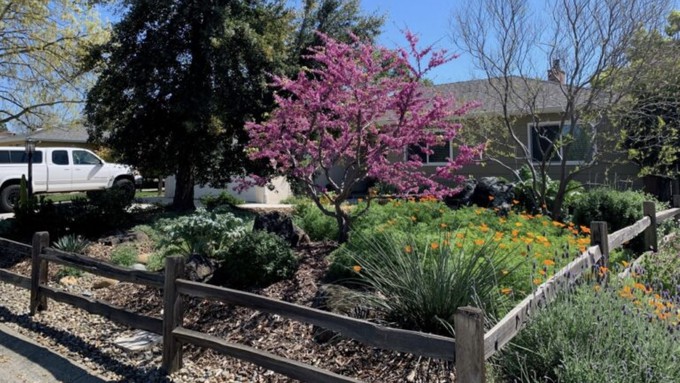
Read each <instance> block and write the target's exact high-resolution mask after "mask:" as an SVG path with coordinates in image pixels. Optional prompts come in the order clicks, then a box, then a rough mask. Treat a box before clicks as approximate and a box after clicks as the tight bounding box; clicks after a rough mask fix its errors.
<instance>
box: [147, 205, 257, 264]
mask: <svg viewBox="0 0 680 383" xmlns="http://www.w3.org/2000/svg"><path fill="white" fill-rule="evenodd" d="M156 227H157V229H158V231H159V233H160V234H161V237H162V238H161V241H160V243H159V247H161V248H164V252H165V253H166V254H182V255H185V256H189V255H191V254H203V255H207V256H214V255H215V253H216V252H218V251H219V250H220V249H223V248H226V247H229V246H230V245H231V244H232V243H233V242H234V241H236V240H237V239H239V238H241V237H242V236H243V235H245V233H246V229H245V227H244V226H243V220H242V219H240V218H237V217H236V216H234V215H233V214H231V213H224V214H217V213H215V212H208V211H207V210H205V209H197V210H196V212H194V213H193V214H191V215H186V216H182V217H179V218H175V219H163V220H161V221H159V222H158V224H157V226H156Z"/></svg>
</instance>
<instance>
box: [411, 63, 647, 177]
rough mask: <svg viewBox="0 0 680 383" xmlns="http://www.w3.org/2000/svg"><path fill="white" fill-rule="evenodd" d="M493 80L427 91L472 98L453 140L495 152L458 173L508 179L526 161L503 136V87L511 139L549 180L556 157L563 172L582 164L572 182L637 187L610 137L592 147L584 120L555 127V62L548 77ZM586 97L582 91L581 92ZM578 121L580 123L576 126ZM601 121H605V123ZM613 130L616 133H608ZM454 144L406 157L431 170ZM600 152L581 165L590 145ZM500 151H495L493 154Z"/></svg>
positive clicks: (558, 83)
mask: <svg viewBox="0 0 680 383" xmlns="http://www.w3.org/2000/svg"><path fill="white" fill-rule="evenodd" d="M505 81H506V80H505V79H503V78H495V79H491V80H489V79H480V80H470V81H463V82H456V83H450V84H441V85H435V86H433V87H431V88H429V89H428V90H427V92H428V93H430V94H432V95H434V94H438V95H443V96H453V97H454V98H455V99H456V100H457V101H458V102H467V101H477V102H479V103H480V105H479V107H477V108H475V109H473V110H472V111H470V112H469V113H468V114H467V115H465V116H464V117H463V118H462V119H461V123H462V125H463V129H462V130H461V134H460V135H459V138H460V140H461V141H463V142H471V141H472V142H475V141H476V142H489V143H490V146H491V150H490V151H493V150H495V151H496V153H495V154H494V153H491V154H492V155H494V156H495V157H494V159H493V160H488V159H487V160H486V161H484V162H483V165H482V163H478V164H473V165H468V166H465V167H464V168H463V169H461V172H460V173H461V174H463V175H473V176H474V177H475V178H480V177H491V176H494V177H499V176H500V177H504V178H506V179H508V180H510V181H514V180H515V179H516V177H515V176H514V174H513V170H517V169H520V168H521V167H522V166H524V165H525V164H526V154H525V153H524V151H523V149H522V148H521V146H520V145H517V144H516V143H515V142H514V141H513V140H512V139H511V137H510V136H509V135H508V131H509V130H508V127H507V126H506V125H505V120H504V119H502V118H501V117H502V116H503V115H504V111H503V107H504V105H503V103H502V102H501V101H500V99H501V98H500V97H499V93H498V91H497V89H499V87H503V86H504V85H506V84H507V85H508V89H511V91H510V92H509V93H510V94H511V95H512V96H511V97H509V98H508V102H507V103H506V108H507V115H509V116H510V118H511V121H508V123H509V124H510V126H512V130H513V132H514V134H515V135H516V137H517V139H518V140H519V141H520V142H522V144H523V145H524V147H525V148H526V149H527V150H528V154H529V156H530V157H531V158H532V160H533V163H534V164H539V163H541V162H542V161H543V160H544V159H546V161H545V162H546V164H547V174H548V175H549V176H550V177H551V178H552V179H559V175H560V171H561V169H560V165H561V162H562V161H561V159H562V158H565V157H566V170H567V171H568V172H571V171H573V170H575V169H576V168H577V167H581V168H583V169H582V170H581V171H580V172H578V174H577V175H576V176H575V178H574V179H575V180H576V181H579V182H581V183H582V184H584V185H586V186H598V185H608V186H611V187H616V188H622V189H623V188H630V187H641V186H642V181H641V180H640V178H639V177H638V176H637V174H638V171H639V169H638V166H637V165H636V164H634V163H632V162H629V161H628V160H627V159H626V158H625V153H622V152H618V151H616V150H614V146H613V145H612V144H613V142H614V141H613V140H611V141H610V147H608V148H605V147H603V146H604V145H602V144H599V145H600V147H599V148H598V146H597V145H594V144H593V143H592V142H591V140H590V138H589V137H590V135H589V134H586V129H591V128H593V126H591V125H589V124H588V123H587V122H586V120H585V119H580V120H579V121H580V122H579V126H576V127H575V128H574V129H571V127H570V125H569V122H568V121H567V122H565V123H564V124H563V125H562V128H560V120H561V119H562V116H563V115H564V108H565V105H566V98H565V95H564V93H563V87H564V86H565V85H564V72H562V71H561V70H560V68H559V62H558V61H557V62H555V63H554V64H553V67H552V68H551V70H550V71H549V75H548V79H546V80H540V79H526V78H521V77H509V78H508V79H507V83H506V82H505ZM583 96H584V97H587V96H588V94H584V95H583ZM581 124H583V125H585V126H581ZM605 124H606V123H605ZM597 128H598V129H609V128H611V127H607V126H604V124H603V123H602V122H598V125H597ZM567 132H568V133H570V134H571V137H573V143H572V144H571V145H570V146H569V147H568V150H564V149H560V150H558V151H557V153H556V154H554V155H553V156H551V157H550V158H546V157H547V156H548V155H549V154H548V151H547V148H548V147H549V146H550V145H549V143H550V142H551V141H553V140H555V139H556V138H558V137H560V136H561V135H563V134H566V133H567ZM612 133H613V134H616V136H613V135H612ZM609 135H610V136H612V137H613V138H618V133H616V132H610V133H609ZM456 145H457V143H456V142H455V141H454V142H447V143H446V144H445V145H442V146H440V147H436V148H431V149H432V150H433V152H434V153H433V154H430V155H425V154H424V153H415V152H413V151H410V153H407V155H412V154H417V155H420V156H421V158H422V160H423V163H424V164H425V165H424V171H426V172H429V173H431V172H434V169H435V168H436V167H437V166H438V165H441V164H443V163H444V162H445V161H446V158H447V157H453V156H454V155H455V150H456ZM596 148H597V149H599V150H600V154H599V155H598V157H597V159H598V160H597V162H596V163H595V164H594V165H591V166H584V164H586V163H588V161H590V160H591V159H592V158H593V157H592V156H593V153H594V150H595V149H596ZM499 152H500V153H499Z"/></svg>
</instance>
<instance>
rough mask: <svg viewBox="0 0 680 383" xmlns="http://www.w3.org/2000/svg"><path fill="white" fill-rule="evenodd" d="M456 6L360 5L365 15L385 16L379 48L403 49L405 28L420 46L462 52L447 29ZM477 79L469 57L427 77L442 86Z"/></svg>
mask: <svg viewBox="0 0 680 383" xmlns="http://www.w3.org/2000/svg"><path fill="white" fill-rule="evenodd" d="M472 1H474V0H472ZM456 3H458V2H457V1H451V0H418V1H413V0H362V2H361V5H362V8H363V9H364V10H365V11H366V13H373V12H376V13H378V14H383V15H385V16H386V18H385V24H384V25H383V33H382V35H381V36H380V37H379V38H378V41H377V42H378V44H380V45H383V46H385V47H388V48H396V47H402V46H404V45H405V43H406V40H405V39H404V37H403V33H402V32H401V31H403V30H404V29H406V28H408V29H409V30H411V32H413V33H415V34H417V35H418V36H419V37H420V43H421V44H422V45H423V46H425V45H430V44H434V46H435V47H437V48H441V49H446V50H448V51H450V52H454V53H461V52H459V51H458V50H457V48H456V47H455V45H454V43H453V40H452V39H451V36H450V31H451V27H450V26H449V21H450V19H451V14H452V13H453V11H454V7H455V4H456ZM479 76H480V74H479V73H475V72H474V67H473V65H472V63H471V62H470V60H469V58H467V57H466V55H465V54H461V56H460V57H459V58H457V59H456V60H453V61H451V62H449V63H447V64H445V65H443V66H441V67H439V68H437V69H436V70H435V71H433V72H432V73H431V75H430V76H429V77H430V80H432V81H434V83H435V84H441V83H448V82H455V81H463V80H469V79H472V78H475V77H479Z"/></svg>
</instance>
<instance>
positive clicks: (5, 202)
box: [0, 184, 20, 213]
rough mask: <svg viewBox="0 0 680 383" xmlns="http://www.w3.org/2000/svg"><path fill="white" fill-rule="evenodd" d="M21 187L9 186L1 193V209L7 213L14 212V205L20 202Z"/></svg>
mask: <svg viewBox="0 0 680 383" xmlns="http://www.w3.org/2000/svg"><path fill="white" fill-rule="evenodd" d="M19 195H20V188H19V185H16V184H14V185H7V186H5V188H4V189H2V192H0V209H2V211H3V212H5V213H10V212H12V211H14V205H16V203H17V202H19Z"/></svg>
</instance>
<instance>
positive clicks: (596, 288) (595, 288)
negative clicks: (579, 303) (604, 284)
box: [593, 285, 601, 291]
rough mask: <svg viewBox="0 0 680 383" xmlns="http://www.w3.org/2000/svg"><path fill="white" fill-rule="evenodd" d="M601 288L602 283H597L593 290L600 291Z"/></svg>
mask: <svg viewBox="0 0 680 383" xmlns="http://www.w3.org/2000/svg"><path fill="white" fill-rule="evenodd" d="M600 288H601V287H600V285H595V287H593V290H595V291H600Z"/></svg>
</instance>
